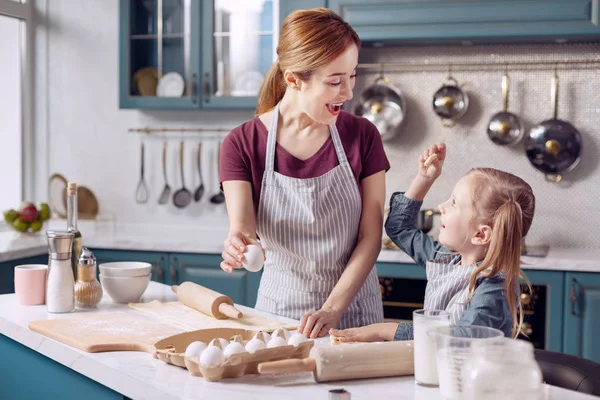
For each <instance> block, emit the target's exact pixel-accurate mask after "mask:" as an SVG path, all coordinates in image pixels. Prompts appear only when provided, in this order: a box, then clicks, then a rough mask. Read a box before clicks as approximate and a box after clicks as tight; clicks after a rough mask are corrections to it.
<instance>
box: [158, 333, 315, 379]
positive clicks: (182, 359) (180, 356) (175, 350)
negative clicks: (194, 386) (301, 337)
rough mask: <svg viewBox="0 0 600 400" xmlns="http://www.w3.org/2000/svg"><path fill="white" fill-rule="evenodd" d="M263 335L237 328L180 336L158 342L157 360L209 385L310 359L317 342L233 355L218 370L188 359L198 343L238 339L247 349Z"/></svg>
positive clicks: (195, 358)
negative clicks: (263, 367)
mask: <svg viewBox="0 0 600 400" xmlns="http://www.w3.org/2000/svg"><path fill="white" fill-rule="evenodd" d="M259 332H260V331H252V330H246V329H236V328H212V329H200V330H197V331H192V332H185V333H180V334H178V335H173V336H170V337H168V338H165V339H162V340H160V341H158V342H156V343H155V344H154V347H155V348H156V351H155V356H156V358H158V359H159V360H161V361H163V362H166V363H167V364H171V365H176V366H178V367H182V368H186V369H187V370H188V371H189V373H190V374H191V375H193V376H201V377H203V378H204V379H205V380H207V381H209V382H217V381H220V380H221V379H226V378H238V377H240V376H243V375H248V374H258V364H260V363H262V362H267V361H279V360H287V359H292V358H306V357H308V355H309V353H310V350H311V349H312V347H313V345H314V342H313V341H312V340H310V339H309V340H308V341H306V342H304V343H300V344H299V345H298V346H293V345H286V346H280V347H274V348H270V349H269V348H265V349H261V350H257V351H255V352H254V353H238V354H233V355H231V356H230V357H229V358H228V359H227V360H226V361H225V362H224V363H223V364H221V365H218V366H212V365H205V364H201V363H200V362H199V361H198V357H187V356H186V355H185V349H186V348H187V346H188V345H189V344H190V343H192V342H195V341H202V342H205V343H209V342H210V341H212V340H213V339H217V338H223V339H226V340H232V339H233V338H235V337H238V340H239V339H241V343H242V344H243V345H246V343H248V341H250V340H251V339H252V338H253V337H254V336H255V335H256V334H257V333H259ZM267 332H268V331H267Z"/></svg>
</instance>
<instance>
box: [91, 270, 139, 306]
mask: <svg viewBox="0 0 600 400" xmlns="http://www.w3.org/2000/svg"><path fill="white" fill-rule="evenodd" d="M100 283H101V284H102V288H103V289H104V290H105V291H106V293H108V295H109V296H110V298H111V299H112V301H113V303H119V304H126V303H138V302H139V301H140V297H142V294H144V291H145V290H146V288H147V287H148V284H149V283H150V274H148V275H146V276H133V277H114V276H105V275H103V274H100Z"/></svg>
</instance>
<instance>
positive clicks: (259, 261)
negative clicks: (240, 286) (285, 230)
mask: <svg viewBox="0 0 600 400" xmlns="http://www.w3.org/2000/svg"><path fill="white" fill-rule="evenodd" d="M264 263H265V256H264V254H263V252H262V250H261V249H260V247H258V246H256V245H253V244H250V245H248V246H246V252H245V253H244V260H242V265H243V266H244V268H246V269H247V270H248V271H250V272H258V271H260V270H261V269H262V267H263V264H264Z"/></svg>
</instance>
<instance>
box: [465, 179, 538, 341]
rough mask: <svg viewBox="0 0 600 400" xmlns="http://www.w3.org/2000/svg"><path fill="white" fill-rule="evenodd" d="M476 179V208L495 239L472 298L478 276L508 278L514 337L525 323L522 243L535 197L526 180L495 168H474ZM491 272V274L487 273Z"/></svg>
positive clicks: (472, 280) (471, 286)
mask: <svg viewBox="0 0 600 400" xmlns="http://www.w3.org/2000/svg"><path fill="white" fill-rule="evenodd" d="M467 175H469V176H472V177H473V178H474V179H475V182H476V183H475V187H474V189H473V207H474V209H475V212H476V215H477V217H478V218H479V219H481V220H482V222H483V223H485V224H488V225H489V226H491V227H492V238H491V240H490V242H489V244H488V248H487V249H486V255H485V258H484V259H483V262H482V263H481V265H480V266H479V267H478V268H477V269H476V270H475V272H474V273H473V275H472V276H471V278H470V280H469V290H470V293H471V297H472V296H473V293H474V292H475V285H476V282H477V276H478V275H479V274H484V275H486V276H490V277H491V276H494V275H496V274H498V273H500V272H504V274H505V277H506V278H505V279H506V280H505V282H506V297H507V298H508V304H509V306H510V311H511V314H512V320H513V324H512V336H513V337H516V336H517V335H518V334H519V330H520V326H521V325H522V323H523V307H522V305H521V300H520V296H519V294H520V290H521V285H520V282H519V279H520V278H522V279H524V280H525V282H526V283H527V285H528V286H529V288H530V290H531V285H530V283H529V280H528V279H527V277H526V276H525V274H524V273H523V271H521V246H522V239H523V237H524V236H525V235H526V234H527V232H528V231H529V228H530V227H531V223H532V221H533V213H534V211H535V196H534V194H533V190H532V189H531V186H529V184H528V183H527V182H525V181H524V180H523V179H521V178H519V177H518V176H515V175H513V174H510V173H508V172H504V171H499V170H497V169H493V168H474V169H472V170H471V171H469V173H468V174H467ZM488 268H490V271H486V270H487V269H488Z"/></svg>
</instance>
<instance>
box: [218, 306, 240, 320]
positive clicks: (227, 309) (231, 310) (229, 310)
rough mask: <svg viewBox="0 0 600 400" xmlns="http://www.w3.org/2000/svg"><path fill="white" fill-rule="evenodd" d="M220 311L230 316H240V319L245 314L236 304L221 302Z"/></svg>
mask: <svg viewBox="0 0 600 400" xmlns="http://www.w3.org/2000/svg"><path fill="white" fill-rule="evenodd" d="M219 311H221V312H222V313H223V314H225V315H227V316H228V317H229V318H238V319H239V318H242V317H243V316H244V314H242V312H241V311H240V310H238V309H237V308H235V307H234V306H232V305H230V304H227V303H221V304H219Z"/></svg>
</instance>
